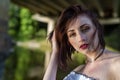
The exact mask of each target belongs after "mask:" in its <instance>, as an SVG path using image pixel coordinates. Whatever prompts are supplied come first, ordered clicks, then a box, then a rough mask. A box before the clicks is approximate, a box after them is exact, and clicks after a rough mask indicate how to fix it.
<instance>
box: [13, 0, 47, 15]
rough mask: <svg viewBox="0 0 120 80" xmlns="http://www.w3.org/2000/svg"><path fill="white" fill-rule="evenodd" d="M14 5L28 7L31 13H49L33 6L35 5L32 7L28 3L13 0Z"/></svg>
mask: <svg viewBox="0 0 120 80" xmlns="http://www.w3.org/2000/svg"><path fill="white" fill-rule="evenodd" d="M11 1H12V2H13V3H15V4H18V5H19V6H22V7H26V8H28V9H30V10H31V11H34V12H36V13H43V14H45V15H48V13H47V12H46V11H44V10H42V9H41V8H38V7H36V6H33V5H30V4H28V3H26V2H22V1H19V0H11Z"/></svg>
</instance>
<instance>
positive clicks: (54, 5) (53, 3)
mask: <svg viewBox="0 0 120 80" xmlns="http://www.w3.org/2000/svg"><path fill="white" fill-rule="evenodd" d="M41 1H42V2H43V3H45V4H46V5H48V6H49V7H52V8H54V9H56V10H58V11H62V10H63V7H61V6H59V5H58V4H56V3H55V2H54V1H45V0H41Z"/></svg>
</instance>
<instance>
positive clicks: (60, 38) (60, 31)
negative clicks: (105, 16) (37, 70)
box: [54, 5, 105, 68]
mask: <svg viewBox="0 0 120 80" xmlns="http://www.w3.org/2000/svg"><path fill="white" fill-rule="evenodd" d="M82 14H85V15H87V16H88V17H89V18H90V19H91V21H92V22H93V24H94V25H95V27H96V29H97V31H98V38H99V43H100V45H101V47H102V48H103V49H104V48H105V41H104V39H103V27H102V25H101V24H100V23H99V21H98V20H97V17H96V16H95V14H94V13H92V12H91V11H89V10H88V9H87V8H84V7H82V6H80V5H73V6H70V7H68V8H67V9H65V10H64V11H63V12H62V13H61V15H60V17H59V19H58V21H57V24H56V27H55V29H54V30H55V34H56V40H57V44H58V64H59V67H61V68H66V67H67V60H68V59H71V54H72V53H73V52H74V51H75V49H74V48H73V47H72V46H71V44H70V43H69V41H68V37H67V33H66V32H67V28H68V25H69V24H70V23H71V22H72V21H73V20H75V19H76V18H77V17H78V16H79V15H82Z"/></svg>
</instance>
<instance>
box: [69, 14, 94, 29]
mask: <svg viewBox="0 0 120 80" xmlns="http://www.w3.org/2000/svg"><path fill="white" fill-rule="evenodd" d="M83 24H86V25H91V26H93V23H92V20H91V19H90V18H89V17H88V16H86V15H79V16H78V17H76V18H75V19H73V20H72V21H71V22H70V23H69V25H68V29H69V28H73V27H75V26H81V25H83Z"/></svg>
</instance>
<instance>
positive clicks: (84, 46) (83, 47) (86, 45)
mask: <svg viewBox="0 0 120 80" xmlns="http://www.w3.org/2000/svg"><path fill="white" fill-rule="evenodd" d="M87 47H88V44H82V45H81V46H80V48H81V49H83V50H84V49H86V48H87Z"/></svg>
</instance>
